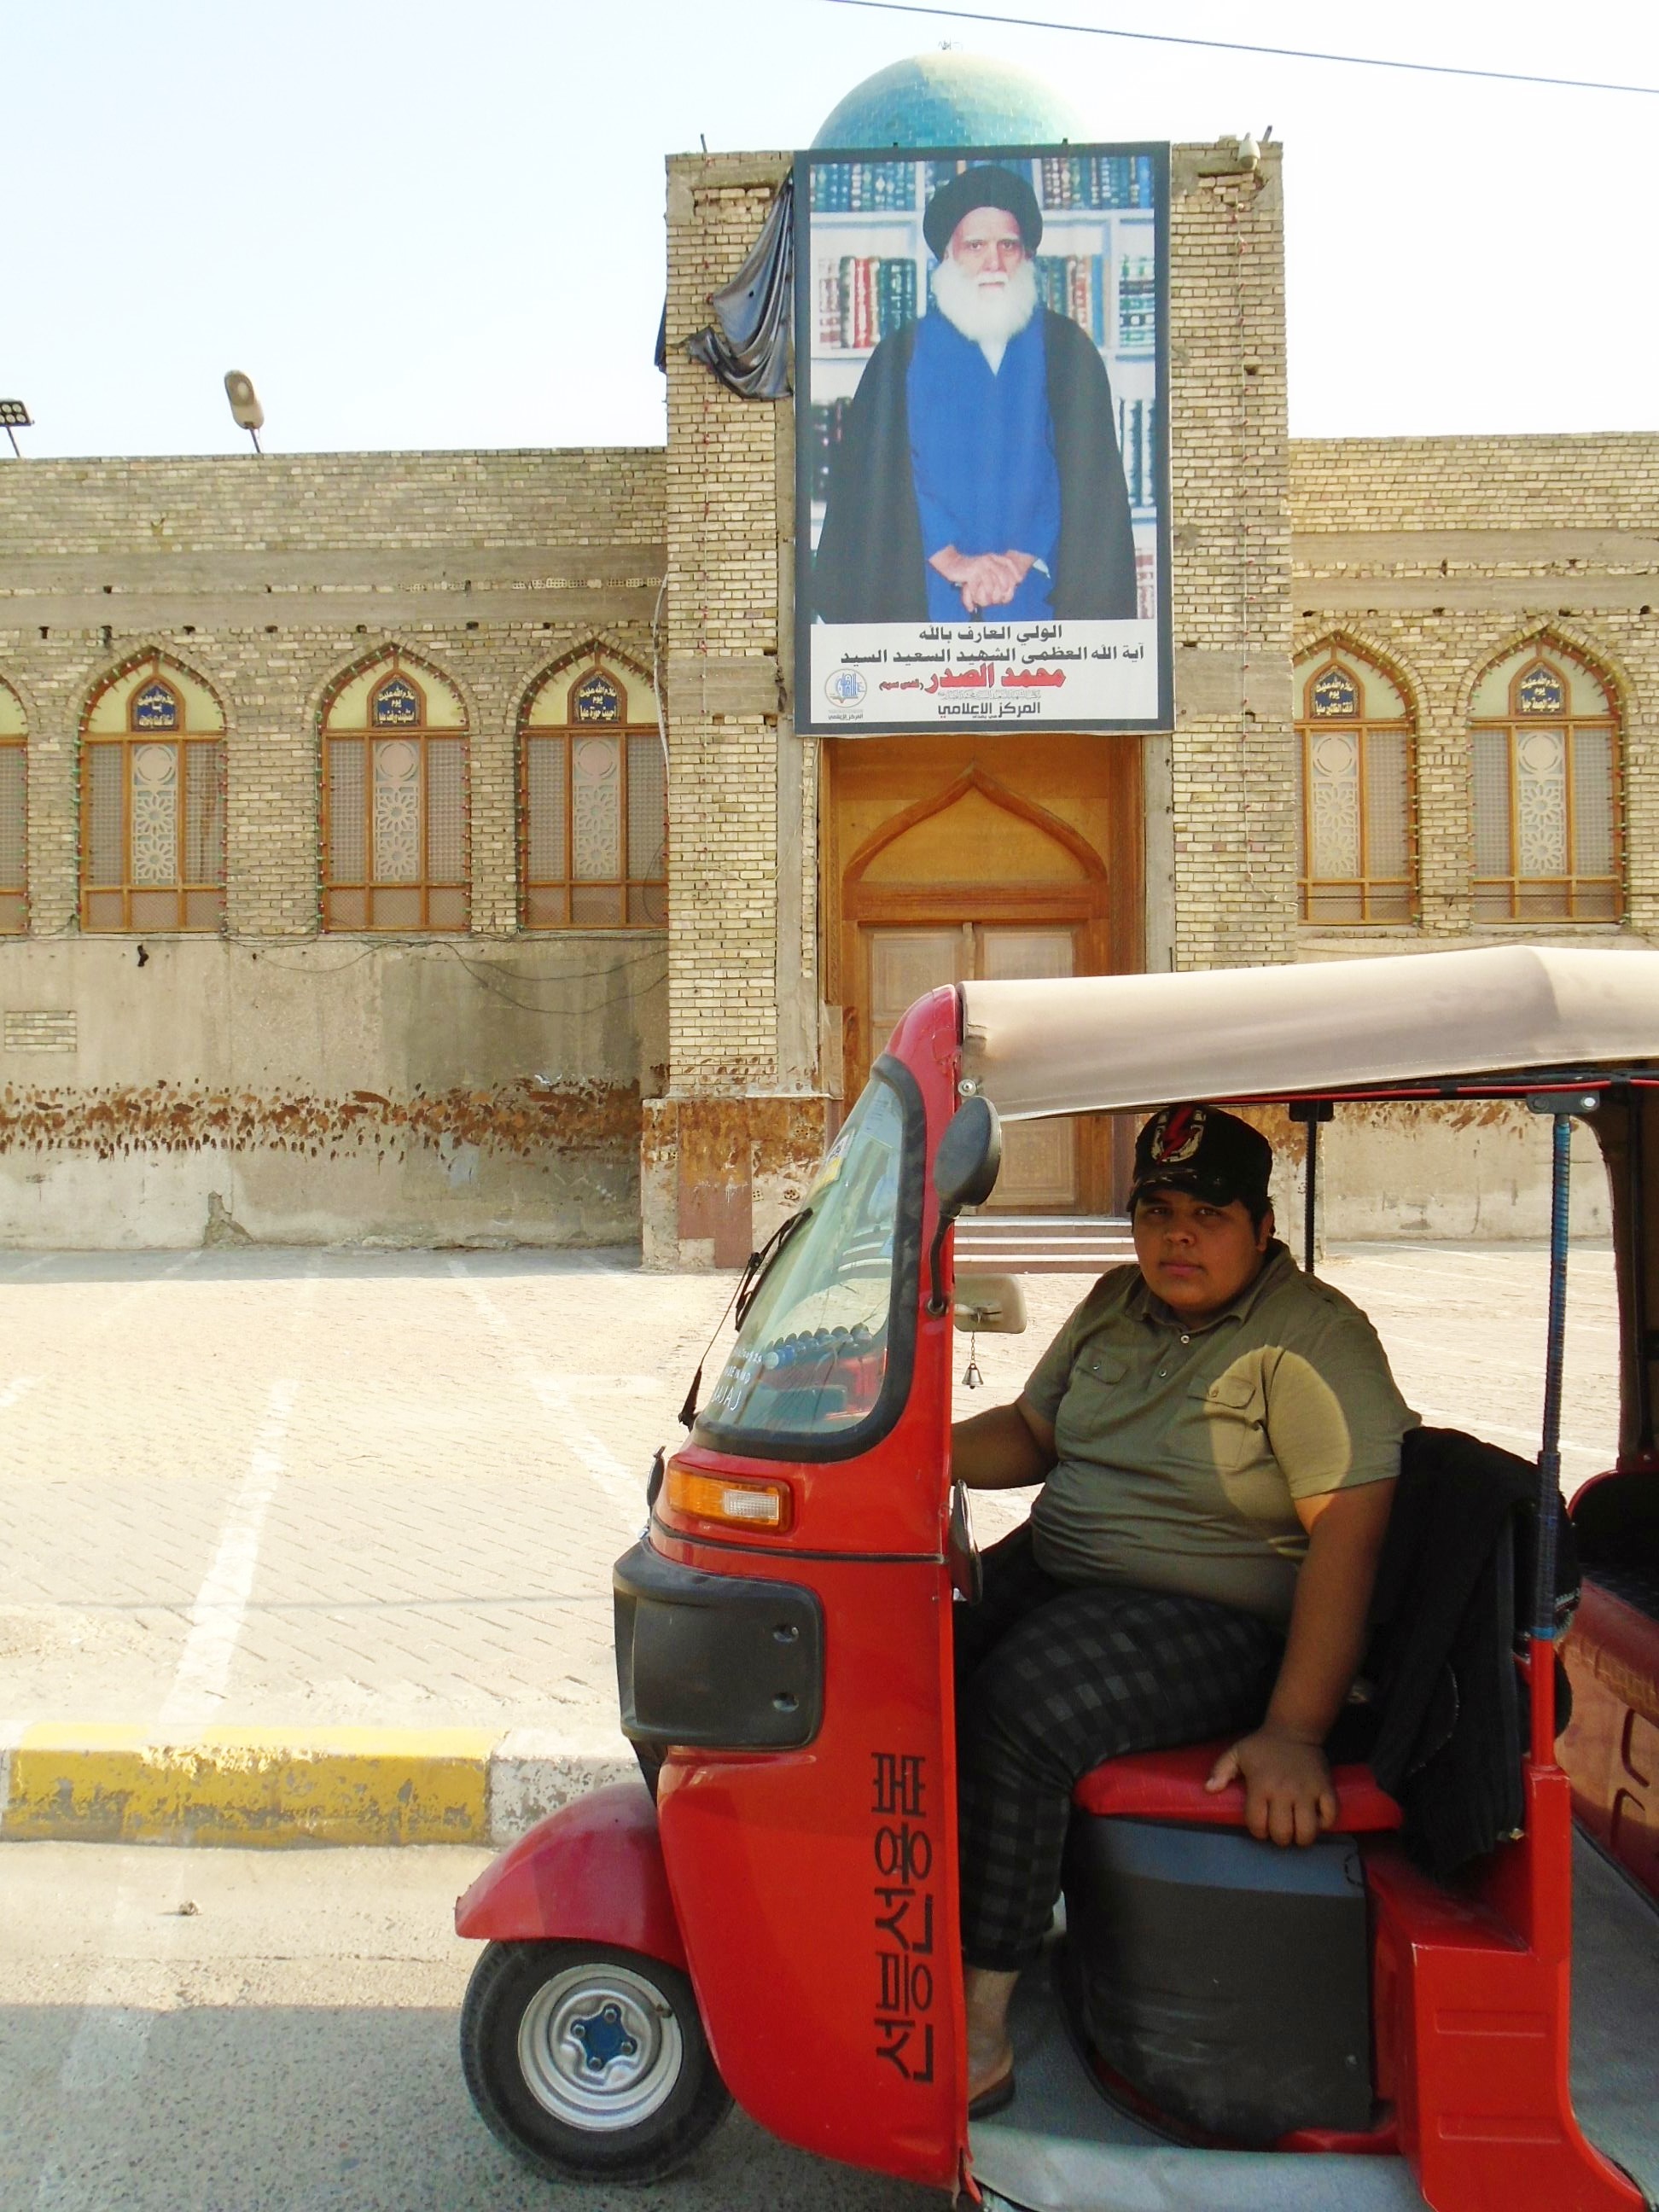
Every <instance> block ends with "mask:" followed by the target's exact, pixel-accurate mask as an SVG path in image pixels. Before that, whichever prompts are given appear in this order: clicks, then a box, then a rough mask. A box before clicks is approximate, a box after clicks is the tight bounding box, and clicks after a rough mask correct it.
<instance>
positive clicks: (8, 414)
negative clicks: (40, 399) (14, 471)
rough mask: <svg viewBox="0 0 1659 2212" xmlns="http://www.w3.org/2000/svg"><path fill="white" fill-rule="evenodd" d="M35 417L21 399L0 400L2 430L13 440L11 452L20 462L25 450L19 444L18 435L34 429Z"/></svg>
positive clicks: (0, 427) (0, 424)
mask: <svg viewBox="0 0 1659 2212" xmlns="http://www.w3.org/2000/svg"><path fill="white" fill-rule="evenodd" d="M33 423H34V417H33V415H31V414H30V413H29V410H28V409H27V407H26V406H25V405H24V404H23V403H22V401H21V399H0V430H3V431H4V432H5V434H6V435H7V436H8V437H9V439H10V440H11V450H12V452H13V453H14V454H15V456H16V458H17V459H19V460H21V459H22V458H23V449H22V447H21V446H20V445H19V444H18V442H17V433H18V432H19V431H20V430H27V429H31V428H33Z"/></svg>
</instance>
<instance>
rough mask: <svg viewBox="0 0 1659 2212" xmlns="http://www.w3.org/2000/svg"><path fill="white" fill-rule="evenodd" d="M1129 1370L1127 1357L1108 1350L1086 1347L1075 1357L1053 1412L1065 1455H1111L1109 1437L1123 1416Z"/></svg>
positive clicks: (1056, 1439) (1058, 1443)
mask: <svg viewBox="0 0 1659 2212" xmlns="http://www.w3.org/2000/svg"><path fill="white" fill-rule="evenodd" d="M1128 1371H1129V1363H1128V1361H1127V1359H1120V1358H1117V1357H1116V1355H1115V1353H1112V1352H1088V1351H1085V1352H1084V1353H1083V1355H1082V1357H1081V1358H1079V1359H1077V1360H1074V1361H1073V1365H1072V1371H1071V1373H1070V1375H1069V1376H1067V1377H1066V1395H1065V1396H1064V1397H1063V1398H1062V1399H1061V1400H1060V1404H1059V1407H1057V1409H1056V1411H1055V1413H1054V1443H1055V1445H1056V1447H1057V1448H1058V1449H1059V1452H1060V1457H1061V1458H1062V1459H1100V1458H1109V1457H1110V1451H1109V1449H1108V1447H1107V1438H1108V1437H1109V1432H1110V1431H1111V1429H1112V1428H1113V1427H1114V1425H1118V1424H1121V1421H1122V1420H1123V1419H1124V1415H1125V1412H1126V1407H1125V1402H1124V1395H1123V1392H1124V1377H1125V1376H1126V1375H1127V1373H1128Z"/></svg>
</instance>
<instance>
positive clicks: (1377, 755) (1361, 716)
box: [1296, 647, 1416, 924]
mask: <svg viewBox="0 0 1659 2212" xmlns="http://www.w3.org/2000/svg"><path fill="white" fill-rule="evenodd" d="M1297 677H1298V678H1299V680H1300V682H1301V686H1302V690H1301V707H1302V712H1301V714H1300V717H1299V718H1298V720H1297V726H1296V730H1297V770H1296V773H1297V877H1298V879H1299V883H1300V889H1301V911H1302V919H1303V920H1304V921H1310V922H1325V923H1328V924H1342V923H1354V922H1359V923H1364V922H1374V923H1384V922H1394V923H1400V922H1408V921H1411V920H1412V919H1413V915H1414V913H1415V908H1416V897H1415V883H1414V874H1415V869H1414V853H1413V796H1414V794H1413V736H1414V732H1413V723H1412V714H1411V708H1410V707H1409V706H1408V705H1407V702H1406V700H1405V698H1404V696H1402V694H1401V692H1400V690H1398V689H1397V688H1396V686H1395V684H1393V683H1392V682H1391V681H1390V680H1389V678H1388V677H1386V676H1385V675H1384V674H1383V671H1382V670H1381V669H1379V668H1376V667H1373V666H1372V665H1371V664H1370V662H1369V661H1365V660H1362V659H1360V658H1359V657H1358V654H1356V653H1350V652H1349V651H1348V650H1347V648H1346V647H1342V648H1341V649H1340V650H1339V649H1338V648H1336V647H1321V648H1320V649H1319V650H1318V651H1317V652H1316V653H1314V654H1312V655H1311V656H1310V658H1309V659H1305V660H1304V661H1303V662H1301V663H1300V664H1299V665H1298V666H1297Z"/></svg>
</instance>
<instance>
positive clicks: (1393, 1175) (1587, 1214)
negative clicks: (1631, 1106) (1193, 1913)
mask: <svg viewBox="0 0 1659 2212" xmlns="http://www.w3.org/2000/svg"><path fill="white" fill-rule="evenodd" d="M1250 1118H1251V1119H1252V1120H1253V1121H1255V1122H1257V1124H1258V1125H1259V1126H1260V1127H1261V1129H1262V1130H1263V1132H1264V1133H1266V1135H1267V1137H1268V1138H1269V1139H1271V1141H1272V1143H1273V1150H1274V1152H1275V1155H1276V1158H1277V1166H1276V1170H1275V1173H1274V1176H1273V1210H1274V1212H1275V1215H1276V1216H1277V1221H1278V1228H1279V1235H1280V1236H1281V1237H1283V1238H1284V1239H1285V1243H1287V1244H1289V1246H1290V1247H1291V1250H1292V1251H1293V1252H1295V1253H1296V1255H1297V1257H1298V1258H1300V1256H1301V1253H1302V1247H1303V1235H1304V1206H1305V1203H1306V1189H1307V1183H1306V1162H1307V1133H1306V1131H1305V1129H1304V1127H1302V1126H1301V1125H1300V1124H1297V1123H1292V1122H1291V1121H1290V1120H1289V1118H1288V1117H1287V1116H1286V1115H1285V1114H1283V1113H1281V1112H1278V1111H1273V1112H1268V1113H1261V1114H1253V1115H1251V1117H1250ZM1571 1188H1572V1204H1571V1230H1572V1234H1573V1235H1574V1236H1575V1237H1606V1236H1607V1235H1608V1234H1609V1233H1610V1231H1611V1225H1612V1224H1611V1215H1610V1212H1609V1208H1608V1194H1607V1170H1606V1169H1605V1168H1604V1167H1603V1166H1602V1164H1601V1152H1599V1150H1598V1149H1597V1147H1596V1143H1595V1137H1594V1135H1593V1134H1592V1133H1591V1132H1590V1130H1589V1128H1588V1127H1586V1126H1585V1125H1584V1124H1583V1123H1582V1122H1576V1123H1575V1124H1574V1126H1573V1141H1572V1186H1571ZM1549 1225H1550V1121H1549V1119H1548V1117H1547V1115H1535V1114H1529V1113H1528V1111H1527V1109H1526V1108H1525V1107H1524V1106H1518V1105H1508V1104H1504V1103H1494V1102H1491V1101H1486V1100H1467V1101H1459V1102H1457V1103H1443V1104H1436V1105H1432V1106H1402V1105H1370V1106H1340V1107H1339V1108H1338V1109H1337V1111H1336V1114H1335V1116H1334V1119H1333V1120H1331V1121H1328V1122H1326V1123H1325V1124H1324V1126H1323V1127H1322V1129H1321V1131H1320V1135H1319V1221H1318V1233H1319V1235H1320V1237H1321V1238H1322V1240H1326V1241H1329V1242H1331V1243H1341V1242H1343V1241H1345V1240H1349V1239H1364V1238H1371V1237H1379V1238H1384V1239H1386V1238H1390V1237H1411V1238H1417V1237H1443V1238H1447V1239H1449V1240H1451V1241H1454V1242H1457V1243H1500V1242H1503V1241H1504V1240H1506V1239H1510V1238H1516V1237H1525V1238H1541V1237H1547V1236H1548V1234H1549Z"/></svg>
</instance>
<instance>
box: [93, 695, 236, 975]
mask: <svg viewBox="0 0 1659 2212" xmlns="http://www.w3.org/2000/svg"><path fill="white" fill-rule="evenodd" d="M224 920H225V718H224V713H223V710H222V708H221V707H220V705H219V702H218V701H217V700H216V698H215V697H214V696H213V694H212V693H211V692H210V690H208V688H207V686H206V684H203V683H201V682H200V681H199V680H198V679H197V678H195V677H193V676H191V675H190V674H189V673H188V671H185V670H184V669H182V668H178V667H175V666H174V665H173V664H172V663H171V662H166V663H164V662H162V661H161V659H150V660H146V661H143V662H142V663H141V664H140V665H138V666H137V667H136V668H129V669H126V670H124V671H122V673H121V674H120V675H118V676H117V677H115V678H112V680H111V681H110V682H109V683H108V684H106V685H105V686H104V688H103V690H101V691H100V693H99V694H98V696H97V697H96V698H95V699H94V701H93V703H92V706H91V708H89V709H88V714H87V719H86V722H85V725H84V726H83V731H82V748H81V927H82V929H84V930H87V931H89V932H102V931H106V930H108V931H116V932H120V931H127V930H134V931H137V930H143V931H145V932H146V933H149V934H152V935H156V934H159V933H161V932H162V931H164V930H215V929H222V928H223V927H224Z"/></svg>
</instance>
